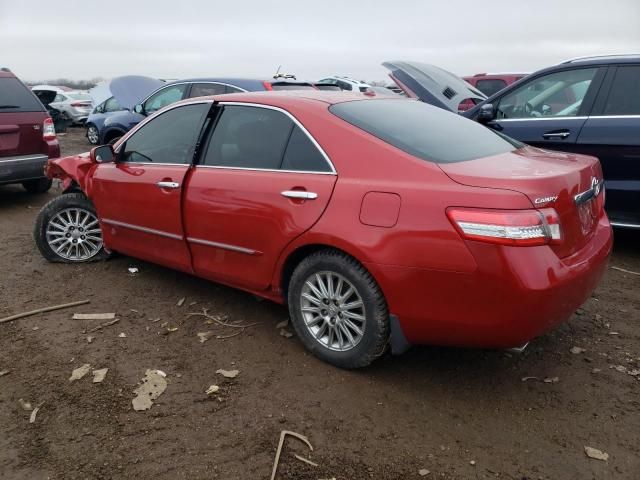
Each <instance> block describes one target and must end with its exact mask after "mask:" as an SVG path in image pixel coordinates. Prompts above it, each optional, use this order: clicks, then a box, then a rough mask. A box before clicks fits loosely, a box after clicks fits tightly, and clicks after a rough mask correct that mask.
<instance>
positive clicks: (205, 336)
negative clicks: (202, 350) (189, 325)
mask: <svg viewBox="0 0 640 480" xmlns="http://www.w3.org/2000/svg"><path fill="white" fill-rule="evenodd" d="M197 335H198V338H199V339H200V343H204V342H206V341H207V340H209V339H210V338H211V337H213V336H214V335H215V334H214V333H213V332H199V333H198V334H197Z"/></svg>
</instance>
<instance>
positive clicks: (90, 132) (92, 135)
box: [87, 125, 100, 145]
mask: <svg viewBox="0 0 640 480" xmlns="http://www.w3.org/2000/svg"><path fill="white" fill-rule="evenodd" d="M87 140H89V143H90V144H91V145H97V144H98V143H99V142H100V134H99V133H98V128H97V127H96V126H95V125H89V126H88V127H87Z"/></svg>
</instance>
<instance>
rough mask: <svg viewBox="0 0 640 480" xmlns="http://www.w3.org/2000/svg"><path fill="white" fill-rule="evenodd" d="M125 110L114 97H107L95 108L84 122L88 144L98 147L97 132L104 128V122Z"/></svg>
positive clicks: (98, 136) (98, 137) (98, 134)
mask: <svg viewBox="0 0 640 480" xmlns="http://www.w3.org/2000/svg"><path fill="white" fill-rule="evenodd" d="M126 110H127V109H126V108H124V107H123V106H122V105H120V104H119V103H118V100H116V98H115V97H109V98H108V99H106V100H105V101H104V102H102V103H101V104H100V105H98V106H97V107H95V108H94V109H93V111H92V112H91V113H90V114H89V116H88V117H87V121H86V122H85V127H86V130H87V140H89V143H90V144H92V145H98V144H99V143H100V133H99V132H100V130H102V129H103V128H104V121H105V120H106V119H107V118H109V117H112V116H113V115H115V114H116V113H120V112H123V111H126Z"/></svg>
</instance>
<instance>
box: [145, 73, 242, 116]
mask: <svg viewBox="0 0 640 480" xmlns="http://www.w3.org/2000/svg"><path fill="white" fill-rule="evenodd" d="M196 83H210V84H214V85H224V86H225V87H233V88H237V89H238V90H241V91H243V92H248V91H249V90H245V89H244V88H241V87H238V86H236V85H231V84H230V83H224V82H215V81H212V80H210V81H206V80H203V81H201V82H199V81H185V82H171V85H163V86H162V87H159V88H158V89H157V90H154V91H153V92H151V93H150V94H149V96H147V98H145V99H144V100H143V101H141V102H140V105H142V104H144V103H146V102H147V100H149V99H150V98H151V97H153V96H154V95H155V94H156V93H158V92H160V90H164V89H165V88H171V87H174V86H176V85H194V84H196ZM233 93H237V92H233ZM218 95H225V94H224V93H219V94H218ZM191 98H199V97H191ZM185 100H186V99H185ZM178 101H180V100H178ZM156 111H159V110H156ZM153 113H156V112H153Z"/></svg>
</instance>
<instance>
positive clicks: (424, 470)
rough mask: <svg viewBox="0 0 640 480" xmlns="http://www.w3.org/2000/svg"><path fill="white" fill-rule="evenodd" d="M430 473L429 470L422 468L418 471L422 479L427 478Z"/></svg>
mask: <svg viewBox="0 0 640 480" xmlns="http://www.w3.org/2000/svg"><path fill="white" fill-rule="evenodd" d="M430 473H431V472H430V471H429V470H427V469H426V468H421V469H420V470H418V475H420V476H421V477H426V476H427V475H429V474H430Z"/></svg>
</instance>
